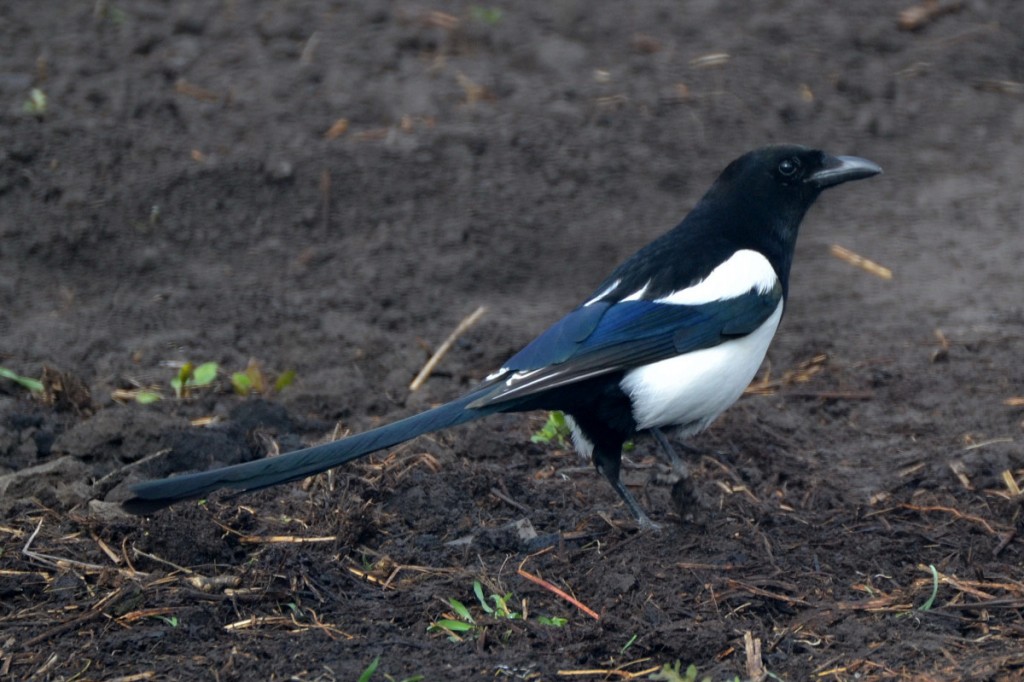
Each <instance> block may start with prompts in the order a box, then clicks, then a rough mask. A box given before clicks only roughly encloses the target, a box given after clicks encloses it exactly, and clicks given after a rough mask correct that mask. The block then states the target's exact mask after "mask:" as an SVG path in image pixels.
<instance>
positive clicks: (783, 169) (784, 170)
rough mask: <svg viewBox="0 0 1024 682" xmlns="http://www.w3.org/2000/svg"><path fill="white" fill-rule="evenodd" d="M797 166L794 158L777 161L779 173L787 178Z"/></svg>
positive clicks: (794, 171)
mask: <svg viewBox="0 0 1024 682" xmlns="http://www.w3.org/2000/svg"><path fill="white" fill-rule="evenodd" d="M798 167H799V166H798V165H797V163H796V160H794V159H783V160H782V161H780V162H779V175H781V176H782V177H784V178H788V177H790V176H792V175H793V174H794V173H796V170H797V168H798Z"/></svg>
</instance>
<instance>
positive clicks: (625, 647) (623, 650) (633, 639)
mask: <svg viewBox="0 0 1024 682" xmlns="http://www.w3.org/2000/svg"><path fill="white" fill-rule="evenodd" d="M637 637H638V636H637V635H636V634H635V633H634V635H633V636H632V637H630V638H629V641H627V642H626V643H625V644H623V645H622V648H621V649H619V654H624V653H626V651H627V650H628V649H629V647H631V646H633V645H634V644H636V640H637Z"/></svg>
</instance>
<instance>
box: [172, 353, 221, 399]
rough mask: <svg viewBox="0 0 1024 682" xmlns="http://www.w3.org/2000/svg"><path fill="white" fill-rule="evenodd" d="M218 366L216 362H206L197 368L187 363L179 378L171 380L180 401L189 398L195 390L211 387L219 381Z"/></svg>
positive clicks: (182, 368)
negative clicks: (190, 393) (192, 390)
mask: <svg viewBox="0 0 1024 682" xmlns="http://www.w3.org/2000/svg"><path fill="white" fill-rule="evenodd" d="M217 369H218V365H217V363H216V362H204V363H203V364H201V365H199V366H196V365H193V364H192V363H191V362H186V363H185V364H184V365H182V366H181V369H179V370H178V376H176V377H174V378H173V379H171V388H173V389H174V395H176V396H177V397H178V399H179V400H180V399H182V398H187V397H188V395H189V392H190V391H191V389H193V388H202V387H203V386H209V385H210V384H212V383H213V382H214V381H215V380H216V379H217Z"/></svg>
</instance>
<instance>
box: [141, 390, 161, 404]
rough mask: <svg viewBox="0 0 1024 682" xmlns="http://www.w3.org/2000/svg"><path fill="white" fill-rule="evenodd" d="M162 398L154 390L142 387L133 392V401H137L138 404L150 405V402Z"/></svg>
mask: <svg viewBox="0 0 1024 682" xmlns="http://www.w3.org/2000/svg"><path fill="white" fill-rule="evenodd" d="M163 398H164V397H163V396H162V395H160V394H159V393H157V392H156V391H148V390H146V389H143V390H141V391H139V392H137V393H136V394H135V402H137V403H139V404H140V405H150V404H152V403H155V402H157V401H158V400H163Z"/></svg>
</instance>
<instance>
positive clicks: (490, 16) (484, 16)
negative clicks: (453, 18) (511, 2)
mask: <svg viewBox="0 0 1024 682" xmlns="http://www.w3.org/2000/svg"><path fill="white" fill-rule="evenodd" d="M469 16H471V17H473V18H474V19H476V20H477V21H479V22H481V23H484V24H487V25H488V26H494V25H496V24H498V23H500V22H501V20H502V19H503V18H504V17H505V13H504V12H502V11H501V8H499V7H480V6H477V5H474V6H473V7H470V8H469Z"/></svg>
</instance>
